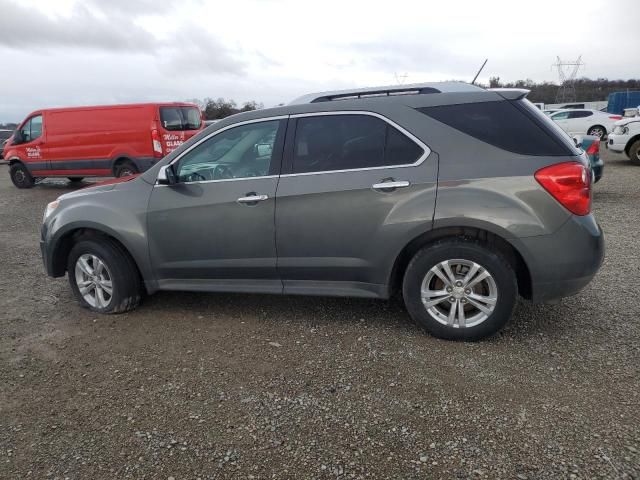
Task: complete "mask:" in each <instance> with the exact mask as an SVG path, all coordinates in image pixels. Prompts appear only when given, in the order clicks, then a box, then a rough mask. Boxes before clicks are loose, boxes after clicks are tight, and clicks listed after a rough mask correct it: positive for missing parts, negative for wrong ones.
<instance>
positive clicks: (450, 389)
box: [0, 152, 640, 480]
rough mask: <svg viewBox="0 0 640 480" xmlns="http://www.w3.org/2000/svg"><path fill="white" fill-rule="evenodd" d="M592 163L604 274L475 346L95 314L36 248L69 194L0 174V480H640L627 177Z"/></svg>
mask: <svg viewBox="0 0 640 480" xmlns="http://www.w3.org/2000/svg"><path fill="white" fill-rule="evenodd" d="M604 156H605V157H606V161H607V165H606V170H605V177H604V179H603V180H602V181H601V182H600V183H598V184H597V186H596V188H595V211H596V215H597V217H598V220H599V221H600V223H601V224H602V226H603V228H604V230H605V232H606V234H607V256H606V260H605V263H604V266H603V268H602V270H601V271H600V273H599V274H598V276H597V277H596V278H595V280H594V281H593V282H592V284H591V285H590V286H589V287H587V289H586V290H585V291H584V292H582V293H581V294H580V295H578V296H576V297H572V298H568V299H565V300H564V301H562V302H561V303H559V304H557V305H551V306H550V305H533V304H530V303H527V302H522V303H520V304H519V305H518V307H517V310H516V313H515V316H514V319H513V321H512V322H511V323H510V324H509V325H508V327H507V328H506V329H505V330H504V331H503V332H502V333H501V334H499V335H498V336H495V337H493V338H491V339H489V340H486V341H483V342H479V343H473V344H463V343H451V342H445V341H441V340H436V339H434V338H431V337H429V336H428V335H426V334H424V333H423V332H422V331H421V330H419V329H418V328H417V327H415V326H414V325H413V324H411V323H410V322H409V321H408V317H407V314H406V313H405V312H404V311H403V309H402V308H401V306H399V305H398V304H395V303H387V302H380V301H370V300H353V299H333V298H305V297H276V296H262V295H228V294H225V295H222V294H220V295H217V294H183V293H160V294H157V295H155V296H153V297H151V298H148V299H147V300H146V302H145V303H144V305H143V306H142V307H141V308H139V309H138V310H136V311H134V312H132V313H129V314H124V315H119V316H97V315H93V314H92V313H90V312H88V311H86V310H83V309H82V308H80V307H79V306H78V305H77V304H76V303H75V302H74V300H73V299H72V297H71V292H70V289H69V287H68V284H67V282H66V279H56V280H53V279H49V278H47V277H46V276H45V275H44V272H43V268H42V265H41V260H40V254H39V250H38V228H39V224H40V219H41V218H42V211H43V209H44V206H45V204H46V203H47V202H48V201H51V200H53V199H54V198H55V197H56V196H58V195H60V194H61V193H63V192H66V191H68V190H69V188H70V187H69V186H68V185H67V184H66V183H65V182H61V181H58V182H48V183H47V184H44V185H40V186H38V187H36V188H34V189H32V190H28V191H21V190H17V189H15V188H14V187H13V186H12V185H11V183H10V181H9V179H8V175H7V167H6V166H2V167H0V268H1V270H0V306H1V307H2V308H1V309H0V361H1V362H2V368H1V369H0V385H1V388H0V478H7V479H13V478H26V477H29V478H61V479H62V478H70V479H87V478H91V479H98V478H136V479H142V478H152V479H157V478H159V479H163V478H165V479H171V478H173V479H175V480H180V479H187V478H189V479H195V478H202V479H206V478H256V479H258V478H303V479H307V478H336V477H340V478H403V479H410V478H517V479H536V478H640V380H639V378H638V374H639V373H640V368H639V367H640V365H639V363H640V362H639V358H640V355H639V354H640V337H639V334H640V321H639V314H640V300H639V297H638V288H639V287H640V258H639V257H638V253H637V242H638V238H639V237H640V209H639V207H640V193H639V192H640V188H639V185H640V168H639V167H635V166H632V165H631V164H630V163H629V162H628V161H627V160H623V159H622V157H620V156H613V155H610V154H608V152H604Z"/></svg>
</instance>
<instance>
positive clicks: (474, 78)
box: [471, 58, 489, 85]
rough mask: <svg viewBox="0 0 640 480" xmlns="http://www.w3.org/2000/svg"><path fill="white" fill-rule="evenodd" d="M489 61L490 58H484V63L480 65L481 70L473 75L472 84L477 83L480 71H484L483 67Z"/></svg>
mask: <svg viewBox="0 0 640 480" xmlns="http://www.w3.org/2000/svg"><path fill="white" fill-rule="evenodd" d="M488 61H489V59H488V58H485V59H484V63H483V64H482V66H481V67H480V70H478V73H476V76H475V77H473V81H472V82H471V85H474V84H475V83H476V80H477V79H478V75H480V72H481V71H482V69H483V68H484V66H485V65H486V64H487V62H488Z"/></svg>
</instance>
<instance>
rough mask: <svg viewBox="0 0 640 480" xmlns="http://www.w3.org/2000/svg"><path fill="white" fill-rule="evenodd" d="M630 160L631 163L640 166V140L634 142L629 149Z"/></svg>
mask: <svg viewBox="0 0 640 480" xmlns="http://www.w3.org/2000/svg"><path fill="white" fill-rule="evenodd" d="M629 160H631V163H635V164H636V165H640V140H636V141H635V142H633V145H631V147H629Z"/></svg>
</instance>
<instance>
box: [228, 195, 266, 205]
mask: <svg viewBox="0 0 640 480" xmlns="http://www.w3.org/2000/svg"><path fill="white" fill-rule="evenodd" d="M268 199H269V196H268V195H256V194H247V196H246V197H240V198H239V199H238V200H236V202H238V203H242V204H244V205H250V204H252V203H253V204H255V203H258V202H264V201H265V200H268Z"/></svg>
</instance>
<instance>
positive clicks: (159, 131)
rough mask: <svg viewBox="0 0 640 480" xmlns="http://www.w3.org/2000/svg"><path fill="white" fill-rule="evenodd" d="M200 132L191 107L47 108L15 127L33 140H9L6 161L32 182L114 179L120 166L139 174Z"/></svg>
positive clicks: (199, 115)
mask: <svg viewBox="0 0 640 480" xmlns="http://www.w3.org/2000/svg"><path fill="white" fill-rule="evenodd" d="M40 116H41V119H42V122H41V124H40V120H39V119H38V118H37V117H40ZM187 117H188V118H189V122H191V123H188V122H187V120H185V119H186V118H187ZM33 118H36V120H35V121H34V122H31V119H33ZM196 120H197V121H196ZM38 124H40V125H38ZM38 128H41V132H40V131H39V130H38ZM203 128H204V122H203V121H202V113H201V112H200V110H199V108H198V106H197V105H195V104H191V103H147V104H132V105H110V106H96V107H74V108H55V109H45V110H38V111H36V112H33V113H31V114H30V115H29V116H27V118H26V119H25V120H24V121H23V122H22V124H21V125H20V127H18V130H19V131H23V132H27V133H28V132H31V133H33V134H34V135H30V136H35V135H37V134H38V133H39V135H38V136H37V138H30V137H27V138H26V140H27V141H25V142H23V143H19V144H15V138H14V139H12V140H10V141H9V142H8V143H7V145H5V151H4V156H5V159H6V160H8V161H9V162H10V163H12V162H16V161H19V162H22V163H23V164H24V165H25V166H26V167H27V169H28V170H29V172H30V173H31V175H32V176H34V177H56V176H62V177H89V176H101V177H102V176H113V175H114V174H115V167H116V165H117V163H119V162H122V161H129V162H131V163H132V164H133V165H135V167H136V169H137V170H138V172H143V171H145V170H147V169H148V168H149V167H151V166H152V165H154V164H155V163H156V162H157V161H158V160H160V159H161V158H162V157H163V156H164V155H166V154H168V153H170V152H171V151H173V150H174V149H175V148H177V147H178V146H179V145H181V144H182V143H184V142H185V141H186V140H188V139H189V138H191V137H192V136H193V135H195V134H196V133H198V132H199V131H200V130H202V129H203ZM30 129H31V130H30ZM34 129H35V132H34ZM154 140H155V141H154Z"/></svg>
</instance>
